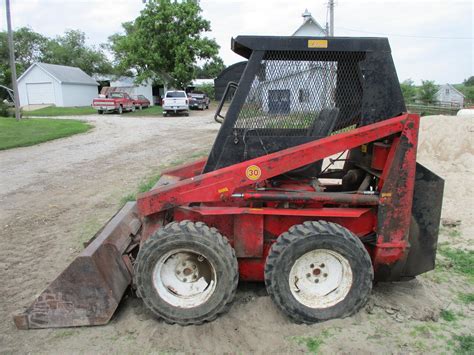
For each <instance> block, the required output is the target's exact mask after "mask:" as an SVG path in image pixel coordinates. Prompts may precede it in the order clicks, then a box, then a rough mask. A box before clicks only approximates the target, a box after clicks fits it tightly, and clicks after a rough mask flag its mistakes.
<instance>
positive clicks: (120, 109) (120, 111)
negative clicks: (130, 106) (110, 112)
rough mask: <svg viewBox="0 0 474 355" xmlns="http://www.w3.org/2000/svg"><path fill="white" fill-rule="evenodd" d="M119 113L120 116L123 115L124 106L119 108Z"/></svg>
mask: <svg viewBox="0 0 474 355" xmlns="http://www.w3.org/2000/svg"><path fill="white" fill-rule="evenodd" d="M117 112H118V114H119V115H121V114H122V113H123V107H122V105H120V106H119V108H118V110H117Z"/></svg>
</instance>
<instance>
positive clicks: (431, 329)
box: [410, 323, 439, 337]
mask: <svg viewBox="0 0 474 355" xmlns="http://www.w3.org/2000/svg"><path fill="white" fill-rule="evenodd" d="M437 332H439V328H438V326H436V325H435V324H430V323H427V324H420V325H415V326H414V327H413V330H412V331H411V332H410V335H411V336H413V337H416V336H418V335H430V334H431V333H437Z"/></svg>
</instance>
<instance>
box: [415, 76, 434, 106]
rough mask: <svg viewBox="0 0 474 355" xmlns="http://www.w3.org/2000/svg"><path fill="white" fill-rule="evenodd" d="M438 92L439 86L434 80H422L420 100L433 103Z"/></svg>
mask: <svg viewBox="0 0 474 355" xmlns="http://www.w3.org/2000/svg"><path fill="white" fill-rule="evenodd" d="M437 92H438V87H437V86H436V84H435V83H434V81H432V80H422V81H421V86H420V96H419V97H420V100H422V101H423V102H425V103H429V104H431V103H433V102H434V101H435V96H436V93H437Z"/></svg>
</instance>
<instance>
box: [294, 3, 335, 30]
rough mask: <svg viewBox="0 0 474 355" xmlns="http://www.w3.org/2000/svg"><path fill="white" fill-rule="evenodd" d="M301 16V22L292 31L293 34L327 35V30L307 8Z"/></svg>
mask: <svg viewBox="0 0 474 355" xmlns="http://www.w3.org/2000/svg"><path fill="white" fill-rule="evenodd" d="M301 16H303V23H302V24H301V26H300V27H298V29H297V30H296V31H295V32H294V33H293V36H303V37H310V36H327V30H326V29H324V28H323V27H322V26H321V25H320V24H319V23H318V21H316V20H315V19H314V17H313V16H311V13H310V12H309V11H308V9H306V10H305V11H304V12H303V14H302V15H301Z"/></svg>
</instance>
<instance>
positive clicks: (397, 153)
mask: <svg viewBox="0 0 474 355" xmlns="http://www.w3.org/2000/svg"><path fill="white" fill-rule="evenodd" d="M232 49H233V51H234V52H236V53H237V54H240V55H241V56H243V57H245V58H247V59H248V62H247V65H246V68H245V70H244V72H243V74H242V76H241V78H240V81H239V83H238V86H237V88H236V90H235V93H234V96H233V98H232V101H231V104H230V106H229V109H228V111H227V113H226V115H225V119H224V120H223V122H222V126H221V128H220V130H219V133H218V135H217V137H216V140H215V143H214V145H213V147H212V150H211V152H210V154H209V156H208V158H207V159H203V160H199V161H195V162H193V163H191V164H187V165H184V166H181V167H179V168H175V169H172V170H168V171H166V172H165V173H164V174H163V175H162V177H161V179H160V180H159V181H158V183H157V184H156V186H155V187H154V188H153V189H152V190H150V191H149V192H147V193H144V194H142V195H140V196H139V198H138V200H137V202H136V203H135V202H133V203H128V204H126V205H125V206H124V207H123V208H122V209H121V210H120V211H119V212H118V213H117V214H116V215H115V216H114V217H113V218H112V219H111V220H110V221H109V222H108V223H107V224H106V225H105V226H104V228H103V229H102V230H101V231H100V232H99V233H98V234H97V235H96V236H95V237H94V239H93V240H92V241H91V243H90V244H89V245H88V246H87V247H86V249H85V250H84V251H83V252H82V253H81V254H80V255H79V256H78V257H77V258H76V259H75V260H74V261H73V262H72V263H71V265H69V267H68V268H67V269H66V270H65V271H63V272H62V273H61V274H60V275H59V276H58V278H57V279H56V280H55V281H53V282H52V283H51V285H49V286H48V287H47V288H46V290H44V291H43V292H42V293H41V294H40V295H39V296H38V298H37V299H36V300H35V301H34V302H33V304H32V305H31V306H30V307H29V308H27V309H26V311H25V312H24V313H22V314H19V315H16V316H15V317H14V320H15V323H16V326H17V327H18V328H19V329H30V328H49V327H71V326H85V325H99V324H105V323H107V322H108V321H109V320H110V318H111V317H112V316H113V314H114V312H115V310H116V308H117V306H118V304H119V302H120V300H121V298H122V296H123V294H124V292H125V291H126V289H127V288H128V287H130V286H131V287H132V288H133V289H135V290H136V293H137V295H138V297H140V298H142V299H143V301H144V303H145V305H146V307H148V308H149V309H150V310H151V311H152V312H153V313H154V314H156V316H157V317H159V318H162V319H164V320H165V321H166V322H168V323H177V324H181V325H188V324H201V323H203V322H206V321H211V320H213V319H215V318H216V317H217V316H218V315H220V314H222V313H224V312H225V311H226V310H227V309H228V308H229V307H230V304H231V302H232V300H233V298H234V296H235V293H236V289H237V284H238V281H239V279H240V280H245V281H259V282H265V285H266V288H267V291H268V293H269V295H270V296H271V298H272V299H273V301H274V302H275V304H276V305H277V307H278V308H279V309H281V311H282V312H284V313H285V314H286V315H287V316H288V317H290V318H291V319H292V320H294V321H295V322H302V323H314V322H319V321H324V320H328V319H331V318H337V317H346V316H349V315H351V314H354V313H355V312H357V311H358V310H359V309H360V308H361V307H362V306H363V305H364V304H365V302H366V301H367V299H368V297H369V294H370V292H371V288H372V283H373V281H374V280H379V281H392V280H404V279H410V278H413V277H415V276H416V275H419V274H421V273H424V272H426V271H429V270H432V269H433V268H434V262H435V254H436V244H437V237H438V226H439V220H440V213H441V202H442V195H443V184H444V182H443V180H442V179H440V178H439V177H438V176H436V175H435V174H434V173H432V172H431V171H430V170H428V169H427V168H425V167H423V166H422V165H420V164H418V163H417V162H416V151H417V137H418V129H419V121H420V118H419V117H418V116H417V115H413V114H407V113H406V107H405V104H404V101H403V97H402V94H401V90H400V86H399V82H398V78H397V75H396V72H395V68H394V65H393V61H392V57H391V54H390V47H389V44H388V41H387V39H384V38H343V37H340V38H338V37H328V38H308V37H256V36H239V37H237V38H235V39H233V41H232ZM223 100H225V98H223ZM328 158H329V159H328ZM324 160H325V161H324ZM323 163H324V164H323ZM323 166H324V168H323Z"/></svg>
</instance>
